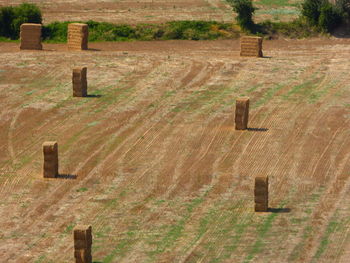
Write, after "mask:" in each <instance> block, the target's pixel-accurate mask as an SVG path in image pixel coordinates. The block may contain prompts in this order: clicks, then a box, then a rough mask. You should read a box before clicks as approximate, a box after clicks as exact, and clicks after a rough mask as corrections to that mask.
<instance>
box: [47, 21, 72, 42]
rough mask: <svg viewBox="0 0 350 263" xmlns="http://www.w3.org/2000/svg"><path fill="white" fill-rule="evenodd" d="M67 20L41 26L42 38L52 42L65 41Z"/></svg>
mask: <svg viewBox="0 0 350 263" xmlns="http://www.w3.org/2000/svg"><path fill="white" fill-rule="evenodd" d="M68 24H69V22H53V23H51V24H49V25H47V26H43V38H44V39H46V40H48V42H50V41H54V42H66V41H67V31H68Z"/></svg>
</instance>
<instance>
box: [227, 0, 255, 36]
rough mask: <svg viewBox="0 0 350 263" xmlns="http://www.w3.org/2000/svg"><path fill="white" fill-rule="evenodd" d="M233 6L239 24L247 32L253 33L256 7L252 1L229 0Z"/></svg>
mask: <svg viewBox="0 0 350 263" xmlns="http://www.w3.org/2000/svg"><path fill="white" fill-rule="evenodd" d="M227 2H228V3H229V4H230V5H231V6H232V8H233V11H235V12H236V13H237V18H236V20H237V23H238V25H239V26H240V27H241V28H242V29H243V30H245V31H248V32H252V31H253V30H254V27H255V24H254V21H253V15H254V12H255V7H254V6H253V2H252V0H227Z"/></svg>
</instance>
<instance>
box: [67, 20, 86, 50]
mask: <svg viewBox="0 0 350 263" xmlns="http://www.w3.org/2000/svg"><path fill="white" fill-rule="evenodd" d="M88 39H89V27H88V25H87V24H82V23H71V24H69V25H68V34H67V42H68V49H69V50H87V49H88Z"/></svg>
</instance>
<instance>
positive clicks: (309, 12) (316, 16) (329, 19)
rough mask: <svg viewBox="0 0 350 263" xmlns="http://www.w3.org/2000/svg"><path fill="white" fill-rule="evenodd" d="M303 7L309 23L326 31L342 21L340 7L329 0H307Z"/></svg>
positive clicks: (303, 13)
mask: <svg viewBox="0 0 350 263" xmlns="http://www.w3.org/2000/svg"><path fill="white" fill-rule="evenodd" d="M301 7H302V10H301V13H302V15H303V16H304V17H305V18H306V20H307V21H308V23H309V24H310V25H312V26H315V27H318V28H319V29H320V30H322V31H324V32H330V31H331V30H332V29H334V28H335V27H336V26H337V25H339V24H340V23H341V22H342V15H341V13H340V11H339V9H338V8H336V7H335V6H334V5H332V4H331V3H329V2H328V1H327V0H305V1H304V3H303V4H302V6H301Z"/></svg>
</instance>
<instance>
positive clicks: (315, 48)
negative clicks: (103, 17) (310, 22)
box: [0, 39, 350, 263]
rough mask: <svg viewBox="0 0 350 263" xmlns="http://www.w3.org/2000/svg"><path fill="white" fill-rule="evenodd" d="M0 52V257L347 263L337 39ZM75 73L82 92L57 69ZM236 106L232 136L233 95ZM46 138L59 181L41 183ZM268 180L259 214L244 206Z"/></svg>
mask: <svg viewBox="0 0 350 263" xmlns="http://www.w3.org/2000/svg"><path fill="white" fill-rule="evenodd" d="M90 47H91V50H89V51H86V52H67V50H66V46H65V45H54V44H46V45H45V44H44V48H45V50H44V51H38V52H35V51H33V52H32V51H28V52H19V51H18V44H16V43H0V61H1V64H0V92H1V96H0V105H1V110H0V135H1V136H0V148H1V151H0V226H1V227H0V261H1V262H20V263H22V262H72V261H73V242H72V234H71V233H72V229H73V227H74V226H75V225H76V224H91V225H92V228H93V235H94V238H93V240H94V242H93V259H94V262H164V263H168V262H276V263H281V262H347V259H348V256H349V241H350V234H349V224H350V216H349V215H350V150H349V149H350V129H349V127H350V92H349V90H350V75H349V72H350V61H349V57H350V40H349V39H341V40H336V39H328V40H323V39H321V40H320V39H314V40H299V41H283V40H276V41H265V43H264V55H265V57H264V58H260V59H258V58H241V57H239V42H238V41H213V42H211V41H203V42H191V41H167V42H133V43H93V44H91V45H90ZM77 66H87V67H88V86H89V88H88V91H89V94H90V95H91V96H90V97H88V98H73V97H72V86H71V74H72V68H73V67H77ZM239 96H249V97H250V99H251V112H250V122H249V127H250V128H251V129H250V130H247V131H235V130H234V126H233V116H234V105H235V99H236V98H237V97H239ZM49 140H55V141H57V142H58V144H59V158H60V173H61V178H57V179H53V180H49V179H43V178H42V176H41V169H42V146H41V145H42V143H43V142H44V141H49ZM261 175H268V176H269V177H270V207H271V211H270V212H269V213H259V214H256V213H254V211H253V207H254V199H253V182H254V177H255V176H261Z"/></svg>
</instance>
